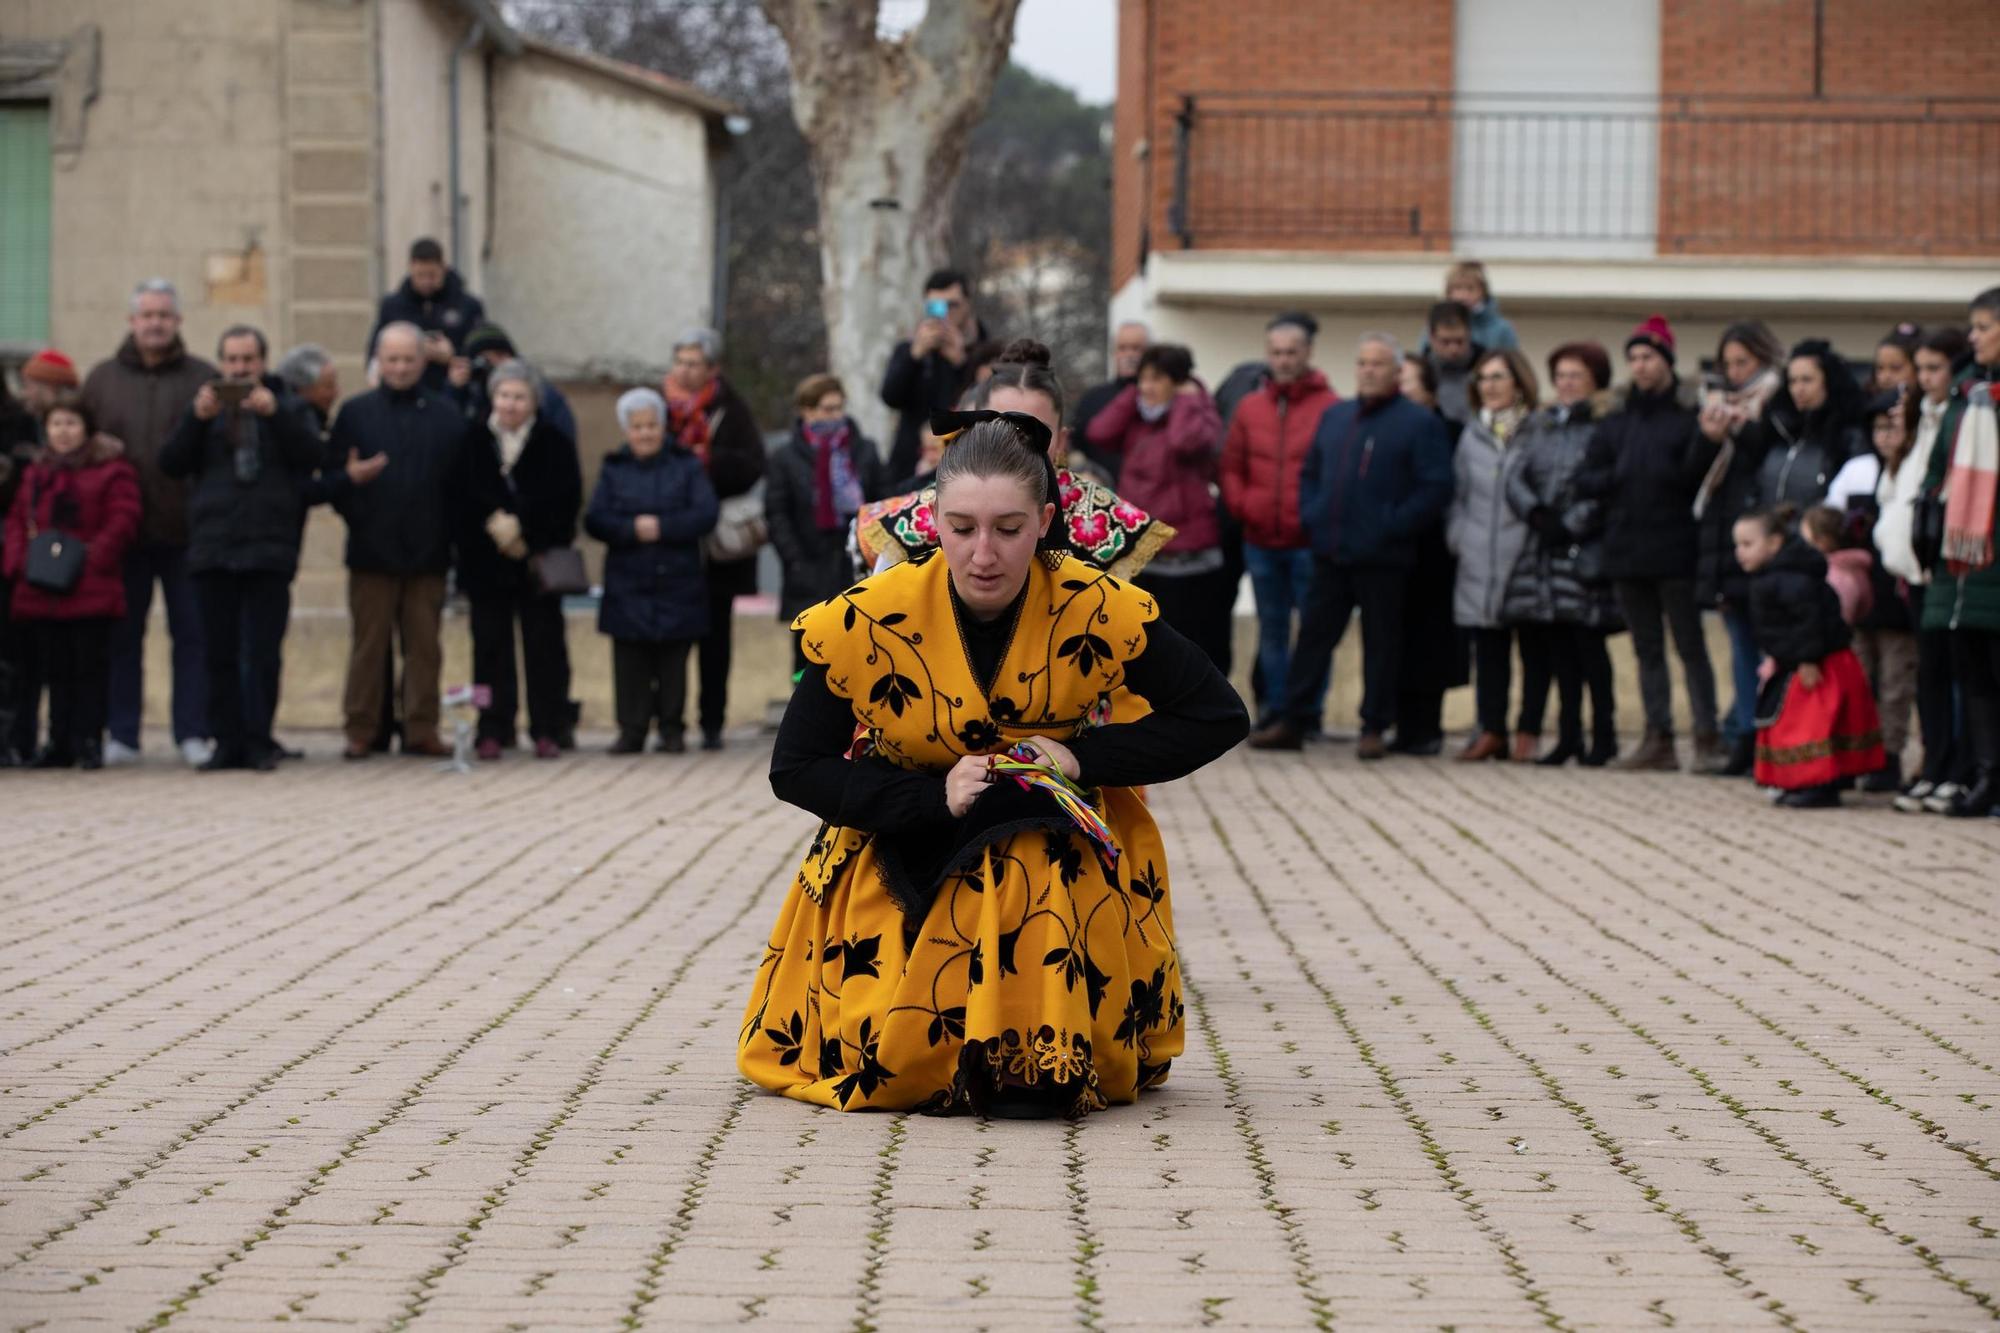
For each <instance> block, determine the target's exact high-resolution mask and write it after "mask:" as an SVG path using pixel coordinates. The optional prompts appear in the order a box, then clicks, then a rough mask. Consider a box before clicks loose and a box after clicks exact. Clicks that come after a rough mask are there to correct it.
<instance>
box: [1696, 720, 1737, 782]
mask: <svg viewBox="0 0 2000 1333" xmlns="http://www.w3.org/2000/svg"><path fill="white" fill-rule="evenodd" d="M1689 767H1690V768H1691V769H1692V770H1693V771H1694V772H1696V773H1706V774H1709V775H1710V776H1719V775H1720V774H1721V773H1722V771H1723V770H1724V769H1726V768H1728V767H1729V747H1728V746H1727V745H1725V744H1723V743H1722V737H1721V736H1720V735H1718V734H1716V733H1715V732H1712V731H1711V732H1708V733H1706V734H1705V735H1697V736H1696V737H1695V738H1694V763H1693V764H1691V765H1689Z"/></svg>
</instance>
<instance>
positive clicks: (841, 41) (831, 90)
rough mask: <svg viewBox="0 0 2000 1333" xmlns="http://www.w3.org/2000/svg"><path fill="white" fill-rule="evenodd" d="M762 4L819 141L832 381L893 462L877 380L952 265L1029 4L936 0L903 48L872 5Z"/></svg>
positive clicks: (813, 139) (861, 0)
mask: <svg viewBox="0 0 2000 1333" xmlns="http://www.w3.org/2000/svg"><path fill="white" fill-rule="evenodd" d="M762 4H763V6H764V12H765V13H766V14H768V15H769V16H770V18H771V22H772V23H773V24H774V25H776V27H777V28H778V31H779V32H781V33H783V34H784V37H785V44H786V46H787V47H788V48H789V49H790V51H791V63H792V115H793V117H794V118H795V119H796V120H797V121H798V124H799V130H800V131H801V132H802V133H803V134H804V135H805V137H806V141H807V142H808V143H810V144H811V145H812V153H813V169H814V175H815V178H816V183H817V187H818V192H819V247H820V267H821V271H822V273H823V275H824V277H825V287H824V292H823V296H822V303H823V305H824V307H825V313H826V334H827V348H828V351H829V353H830V356H831V359H832V361H833V371H834V373H835V374H837V375H839V376H840V377H841V379H842V380H843V381H844V382H845V383H846V385H847V393H848V399H847V401H848V407H849V410H850V411H851V412H853V414H854V416H855V418H856V419H857V420H858V421H860V422H861V424H862V426H863V428H864V429H866V430H867V431H868V432H869V433H870V434H871V435H873V436H874V437H875V439H876V441H877V442H878V443H879V444H880V445H881V446H882V448H883V450H884V452H885V453H886V452H887V450H888V448H889V446H890V444H891V443H892V440H893V434H894V428H895V426H894V421H893V419H892V418H891V416H890V414H889V411H888V409H887V408H886V407H884V406H883V404H882V400H881V396H880V394H879V393H878V389H879V388H880V385H881V380H882V371H883V368H884V367H885V366H886V365H887V364H888V360H889V353H890V351H891V350H892V349H893V348H894V346H895V344H896V342H897V340H898V339H901V338H906V337H908V336H909V335H910V331H911V329H912V328H913V327H914V326H915V324H916V322H917V320H918V318H919V317H920V315H921V311H920V310H919V309H918V301H919V300H920V298H921V296H922V284H923V280H924V276H925V275H926V274H927V273H929V272H930V271H931V270H932V269H935V268H939V267H942V266H943V265H944V264H945V263H946V262H947V261H948V259H949V254H948V247H949V243H950V233H951V202H952V193H953V191H954V190H955V189H956V188H957V185H958V176H959V172H960V170H961V169H962V168H963V167H964V165H965V150H966V143H967V141H968V139H969V138H970V136H971V133H972V127H973V125H974V124H976V123H977V122H978V120H979V117H980V114H981V113H982V112H983V111H984V110H985V107H986V102H987V99H988V97H989V96H991V94H992V91H993V81H994V79H995V78H996V77H997V76H998V75H999V72H1000V69H1001V67H1002V66H1003V65H1005V64H1006V62H1007V49H1008V47H1009V46H1010V45H1011V44H1012V42H1013V35H1014V13H1015V11H1016V10H1017V9H1018V8H1019V7H1020V0H931V2H930V4H929V5H928V6H927V7H926V9H925V13H924V17H923V20H922V22H920V23H919V24H918V25H917V26H916V27H915V28H913V29H911V30H910V31H909V32H908V33H906V34H905V35H904V36H903V37H901V38H899V39H898V40H896V41H884V40H882V39H881V38H880V37H878V36H877V35H876V16H877V0H762Z"/></svg>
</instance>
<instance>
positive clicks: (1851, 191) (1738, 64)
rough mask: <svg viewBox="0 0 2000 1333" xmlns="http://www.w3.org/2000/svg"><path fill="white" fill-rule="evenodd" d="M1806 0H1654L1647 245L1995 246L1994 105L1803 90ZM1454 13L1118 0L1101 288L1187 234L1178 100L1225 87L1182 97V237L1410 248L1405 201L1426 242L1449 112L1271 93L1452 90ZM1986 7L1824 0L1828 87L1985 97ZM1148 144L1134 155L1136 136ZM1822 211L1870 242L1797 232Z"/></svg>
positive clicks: (1993, 49) (1810, 70) (1249, 1)
mask: <svg viewBox="0 0 2000 1333" xmlns="http://www.w3.org/2000/svg"><path fill="white" fill-rule="evenodd" d="M1813 10H1814V5H1813V0H1661V21H1662V32H1661V71H1660V72H1661V90H1662V93H1663V96H1664V109H1665V110H1666V111H1667V112H1668V113H1669V115H1668V119H1667V120H1666V121H1664V122H1663V124H1662V126H1661V131H1660V171H1661V180H1660V194H1659V228H1660V250H1661V252H1662V253H1663V254H1673V253H1686V254H1702V253H1708V254H1830V253H1856V252H1865V253H1902V254H1947V253H1961V254H1962V253H1974V254H1979V253H1984V254H1993V253H2000V204H1996V200H2000V106H1996V105H1993V104H1989V105H1988V106H1986V107H1985V108H1984V109H1983V110H1981V111H1980V114H1983V115H1984V116H1986V117H1987V119H1985V120H1984V121H1983V122H1975V121H1972V120H1968V119H1967V113H1968V111H1969V110H1970V108H1968V107H1967V105H1966V104H1964V103H1960V104H1957V105H1956V106H1952V105H1945V106H1937V107H1932V108H1926V107H1925V106H1924V105H1923V104H1921V103H1918V104H1915V105H1910V104H1902V105H1897V104H1894V103H1885V104H1880V105H1875V106H1860V107H1857V106H1855V105H1854V104H1853V103H1851V102H1849V103H1847V104H1845V105H1829V104H1827V103H1824V102H1816V101H1814V100H1813V99H1812V92H1813V82H1814V64H1815V51H1814V36H1813V26H1814V25H1813ZM1453 13H1454V5H1453V2H1452V0H1400V2H1398V3H1391V2H1390V0H1341V3H1338V4H1337V5H1314V4H1301V3H1298V0H1120V7H1119V20H1120V29H1119V89H1118V94H1119V104H1118V109H1117V114H1116V117H1115V120H1114V132H1115V136H1116V140H1117V146H1116V151H1117V161H1116V164H1115V166H1114V169H1113V193H1114V200H1113V218H1114V223H1113V225H1114V228H1115V233H1114V236H1113V283H1114V285H1117V284H1122V283H1123V282H1124V281H1126V280H1127V279H1128V278H1130V277H1131V276H1132V275H1133V274H1134V273H1135V272H1136V271H1137V269H1138V264H1139V258H1140V238H1141V236H1142V234H1143V235H1145V236H1146V237H1147V238H1148V239H1149V240H1150V244H1151V246H1152V248H1154V249H1169V248H1178V247H1179V246H1180V245H1181V240H1180V238H1179V237H1178V236H1176V235H1175V234H1174V231H1173V229H1172V228H1171V226H1170V225H1169V220H1168V209H1169V205H1170V204H1171V202H1172V199H1173V192H1174V164H1175V149H1174V118H1175V115H1176V113H1177V112H1178V110H1179V108H1180V98H1181V95H1182V94H1183V93H1188V92H1194V93H1197V94H1225V96H1211V97H1207V98H1199V99H1198V101H1197V109H1196V122H1195V130H1194V134H1193V139H1192V144H1193V153H1192V156H1191V168H1192V169H1193V170H1194V171H1195V172H1196V175H1197V185H1198V187H1199V188H1198V189H1197V191H1196V195H1197V198H1198V200H1200V201H1202V208H1201V211H1199V212H1198V213H1197V214H1196V216H1195V218H1194V219H1193V221H1194V223H1195V235H1194V244H1195V246H1197V247H1201V248H1267V249H1308V250H1328V249H1342V248H1353V249H1370V250H1383V249H1396V248H1415V247H1420V246H1421V245H1422V244H1423V242H1421V241H1418V240H1417V239H1415V238H1414V237H1410V236H1407V235H1405V236H1403V237H1400V238H1399V237H1398V236H1396V235H1395V234H1394V232H1393V224H1394V222H1395V220H1396V219H1397V218H1398V217H1400V216H1402V215H1403V214H1406V213H1408V212H1409V211H1411V210H1416V211H1418V212H1419V213H1420V214H1421V217H1422V220H1423V222H1422V225H1423V229H1424V230H1425V231H1426V232H1429V233H1431V234H1432V235H1433V238H1434V239H1433V242H1432V243H1433V244H1434V245H1441V244H1442V242H1440V241H1438V240H1436V239H1435V238H1436V237H1437V236H1438V234H1439V233H1442V232H1445V231H1447V230H1448V227H1449V217H1450V207H1451V179H1450V173H1451V136H1450V129H1449V123H1448V122H1447V121H1445V120H1443V119H1442V118H1432V117H1426V116H1422V115H1414V114H1412V115H1407V116H1401V117H1399V116H1382V117H1378V118H1372V119H1368V120H1364V121H1360V122H1358V123H1356V122H1352V121H1329V120H1325V119H1324V118H1322V119H1320V120H1319V121H1317V122H1307V123H1304V125H1303V127H1302V124H1301V122H1297V121H1295V122H1292V123H1291V124H1289V125H1288V124H1286V123H1284V122H1283V121H1282V120H1280V119H1279V115H1278V114H1274V113H1278V112H1281V111H1282V109H1283V108H1285V107H1287V106H1295V107H1297V106H1303V107H1314V106H1317V107H1320V108H1322V109H1323V108H1327V107H1330V106H1333V105H1336V104H1335V103H1334V102H1333V101H1331V100H1330V99H1325V98H1321V99H1319V100H1315V101H1307V102H1304V103H1297V102H1292V103H1288V102H1287V101H1286V100H1285V99H1282V98H1272V97H1269V96H1267V95H1268V94H1271V93H1281V92H1307V93H1316V94H1327V93H1338V92H1342V91H1349V92H1356V91H1386V90H1413V91H1421V92H1448V91H1449V90H1450V89H1451V87H1452V81H1453V65H1452V25H1453ZM1996 13H2000V0H1898V2H1897V3H1896V4H1894V5H1888V4H1884V3H1882V2H1881V0H1825V12H1824V22H1823V25H1822V29H1821V34H1822V36H1821V43H1820V49H1819V51H1818V68H1819V75H1820V82H1821V87H1822V90H1823V93H1824V95H1825V96H1826V97H1827V98H1836V99H1850V98H1856V97H1873V98H1880V97H1910V96H1915V97H1927V98H1949V97H1960V98H1969V97H1988V98H1992V97H2000V30H1996V29H1995V27H1994V23H1993V19H1994V17H1995V15H1996ZM1523 91H1532V90H1526V89H1524V90H1523ZM1746 95H1748V96H1753V97H1778V98H1781V99H1783V100H1781V101H1778V102H1775V103H1772V102H1748V101H1744V100H1742V99H1743V98H1744V97H1745V96H1746ZM1793 99H1796V100H1793ZM1341 105H1343V106H1346V107H1348V108H1349V109H1351V107H1352V104H1351V103H1347V104H1341ZM1370 109H1372V110H1376V111H1381V112H1389V111H1392V110H1394V111H1415V110H1416V109H1417V107H1416V106H1415V105H1413V104H1409V103H1404V104H1394V103H1381V104H1375V105H1373V106H1371V108H1370ZM1253 110H1254V111H1255V112H1257V114H1256V115H1252V116H1245V115H1242V114H1235V115H1232V114H1231V113H1232V112H1237V113H1241V112H1245V111H1253ZM1678 114H1685V115H1686V116H1688V117H1691V118H1690V119H1676V116H1677V115H1678ZM1752 115H1757V116H1763V117H1766V119H1765V120H1763V121H1751V120H1748V119H1746V118H1747V117H1749V116H1752ZM1774 116H1775V117H1778V119H1776V120H1772V119H1769V118H1770V117H1774ZM1889 117H1900V118H1902V119H1901V120H1900V121H1899V123H1895V124H1884V123H1883V121H1884V120H1885V119H1886V118H1889ZM1343 126H1344V128H1343ZM1142 141H1144V142H1146V143H1148V144H1149V156H1148V158H1147V160H1146V161H1144V162H1141V161H1139V160H1137V159H1136V158H1135V157H1134V155H1133V152H1134V146H1135V145H1137V144H1138V143H1140V142H1142ZM1288 204H1294V205H1308V204H1309V205H1312V206H1313V207H1312V210H1311V212H1312V217H1311V219H1307V218H1304V217H1302V218H1300V219H1299V220H1298V221H1297V222H1296V223H1293V224H1289V225H1288V222H1287V219H1286V217H1285V211H1286V206H1287V205H1288ZM1329 208H1335V209H1352V210H1354V212H1355V216H1356V222H1355V224H1354V225H1353V226H1352V227H1351V228H1350V230H1349V232H1348V233H1347V234H1339V233H1333V234H1329V232H1330V229H1329V228H1328V226H1327V225H1326V223H1325V219H1326V217H1327V210H1328V209H1329ZM1831 224H1837V225H1838V227H1839V228H1841V229H1842V230H1844V232H1845V233H1846V234H1848V235H1851V236H1854V237H1857V238H1865V239H1859V240H1855V241H1847V242H1837V243H1831V244H1830V243H1827V242H1826V241H1824V240H1815V239H1813V238H1814V237H1816V236H1821V237H1823V236H1824V235H1825V234H1826V231H1827V228H1828V227H1829V225H1831Z"/></svg>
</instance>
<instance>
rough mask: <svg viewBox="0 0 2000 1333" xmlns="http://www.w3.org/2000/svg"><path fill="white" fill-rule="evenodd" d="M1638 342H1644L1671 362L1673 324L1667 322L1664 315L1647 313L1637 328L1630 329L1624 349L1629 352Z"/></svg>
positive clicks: (1672, 354) (1672, 357)
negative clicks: (1630, 332) (1630, 333)
mask: <svg viewBox="0 0 2000 1333" xmlns="http://www.w3.org/2000/svg"><path fill="white" fill-rule="evenodd" d="M1639 343H1644V344H1646V346H1648V347H1650V348H1652V349H1653V350H1654V351H1656V352H1658V353H1659V354H1660V355H1661V356H1663V357H1665V358H1667V360H1668V361H1669V362H1671V361H1672V360H1673V359H1674V326H1673V325H1671V324H1669V323H1667V317H1666V316H1665V315H1648V316H1646V318H1645V320H1644V321H1642V322H1641V323H1640V325H1639V327H1638V328H1636V329H1634V330H1632V336H1631V337H1629V338H1627V339H1626V340H1625V350H1626V351H1628V352H1629V351H1631V350H1632V348H1633V347H1634V346H1636V345H1637V344H1639Z"/></svg>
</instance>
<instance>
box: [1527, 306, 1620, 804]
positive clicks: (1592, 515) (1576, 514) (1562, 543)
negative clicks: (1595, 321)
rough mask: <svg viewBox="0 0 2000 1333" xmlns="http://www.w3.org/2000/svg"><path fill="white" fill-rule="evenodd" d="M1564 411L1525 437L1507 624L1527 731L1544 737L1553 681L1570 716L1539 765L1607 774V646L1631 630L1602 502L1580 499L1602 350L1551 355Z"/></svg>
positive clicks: (1612, 748)
mask: <svg viewBox="0 0 2000 1333" xmlns="http://www.w3.org/2000/svg"><path fill="white" fill-rule="evenodd" d="M1549 379H1550V382H1551V383H1552V384H1553V385H1554V386H1555V397H1556V402H1555V405H1554V406H1553V407H1548V408H1544V409H1543V410H1542V411H1540V412H1537V413H1536V414H1535V415H1534V417H1533V418H1531V419H1530V420H1529V422H1528V424H1527V425H1526V426H1525V427H1524V428H1523V429H1522V433H1521V438H1520V442H1519V444H1518V445H1517V446H1516V447H1517V448H1518V449H1519V450H1520V460H1519V463H1518V465H1517V466H1516V467H1515V469H1514V471H1513V472H1512V473H1511V474H1510V475H1509V478H1508V482H1507V504H1508V506H1509V508H1511V509H1512V510H1513V512H1514V513H1515V515H1516V516H1518V517H1519V518H1520V519H1521V520H1522V521H1523V522H1525V523H1526V524H1527V525H1528V544H1527V546H1526V547H1525V548H1524V549H1523V550H1522V552H1521V557H1520V559H1519V560H1518V561H1516V562H1515V565H1514V570H1513V573H1512V574H1511V575H1510V576H1509V578H1508V580H1507V592H1506V600H1505V602H1504V604H1503V615H1504V617H1505V619H1506V620H1507V622H1508V623H1509V624H1513V625H1518V626H1519V627H1520V640H1521V663H1522V687H1521V688H1522V694H1521V715H1520V719H1519V725H1520V729H1521V731H1523V732H1524V733H1528V734H1530V735H1537V736H1538V735H1539V734H1540V732H1541V726H1540V723H1541V719H1542V712H1543V709H1544V708H1545V707H1546V706H1547V703H1548V694H1549V682H1550V679H1551V678H1553V679H1554V680H1555V682H1556V689H1557V695H1558V698H1559V700H1560V702H1561V710H1562V711H1561V713H1560V715H1559V720H1558V722H1557V737H1558V739H1557V743H1556V748H1555V749H1553V750H1551V751H1549V752H1548V753H1547V754H1545V755H1543V756H1542V757H1541V758H1540V759H1537V760H1536V761H1535V762H1536V763H1538V764H1542V765H1545V766H1550V767H1553V766H1555V765H1559V764H1565V763H1568V762H1569V761H1570V760H1571V759H1576V760H1578V761H1580V762H1581V763H1583V764H1584V765H1586V766H1588V767H1599V766H1601V765H1603V764H1606V763H1608V762H1610V761H1611V759H1612V758H1613V757H1614V756H1616V755H1617V753H1618V724H1617V719H1616V715H1615V706H1614V704H1613V700H1612V689H1611V657H1610V655H1609V654H1608V653H1607V652H1606V651H1605V647H1604V641H1605V637H1606V636H1607V635H1608V634H1609V633H1611V632H1612V631H1614V630H1617V629H1619V628H1621V627H1622V626H1623V623H1624V622H1623V621H1621V620H1620V619H1619V618H1618V603H1617V599H1616V597H1614V596H1613V595H1612V591H1611V585H1610V584H1609V583H1608V582H1606V581H1605V580H1604V579H1603V577H1602V570H1603V566H1604V557H1603V551H1602V549H1601V543H1600V541H1599V538H1598V532H1599V529H1600V527H1601V524H1602V519H1601V512H1600V508H1599V503H1598V501H1597V500H1595V499H1590V498H1586V497H1583V496H1581V495H1578V494H1577V491H1576V484H1575V483H1576V473H1577V470H1578V469H1579V468H1580V467H1582V466H1583V458H1584V453H1585V451H1586V450H1587V449H1588V447H1589V445H1590V435H1591V431H1592V430H1593V429H1594V427H1595V424H1596V420H1597V418H1598V417H1599V416H1601V415H1602V414H1603V409H1604V405H1605V402H1606V399H1605V397H1604V391H1605V390H1606V389H1608V388H1609V387H1610V385H1611V359H1610V357H1609V355H1608V354H1607V353H1606V352H1605V350H1604V349H1603V348H1602V347H1600V346H1599V345H1598V344H1596V343H1594V342H1584V343H1566V344H1564V345H1563V346H1561V347H1558V348H1557V349H1556V350H1555V351H1554V352H1552V353H1550V355H1549ZM1586 686H1588V687H1589V690H1590V708H1591V737H1592V739H1591V744H1590V747H1589V748H1588V749H1587V750H1586V749H1585V747H1584V741H1583V692H1584V688H1585V687H1586Z"/></svg>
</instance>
